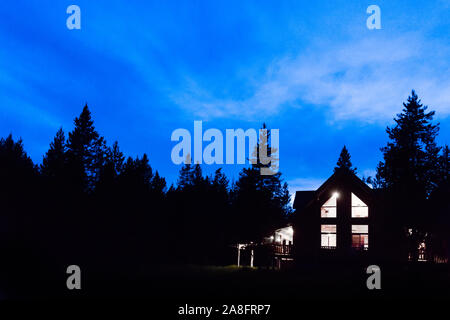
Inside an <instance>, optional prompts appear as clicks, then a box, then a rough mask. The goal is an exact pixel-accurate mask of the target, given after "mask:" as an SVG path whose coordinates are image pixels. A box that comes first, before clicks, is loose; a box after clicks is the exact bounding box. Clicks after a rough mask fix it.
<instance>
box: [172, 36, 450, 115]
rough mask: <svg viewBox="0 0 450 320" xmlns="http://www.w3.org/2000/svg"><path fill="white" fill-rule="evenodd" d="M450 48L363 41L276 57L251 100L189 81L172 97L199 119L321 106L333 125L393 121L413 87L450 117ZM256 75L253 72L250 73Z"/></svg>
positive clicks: (414, 40) (420, 40) (405, 40)
mask: <svg viewBox="0 0 450 320" xmlns="http://www.w3.org/2000/svg"><path fill="white" fill-rule="evenodd" d="M449 52H450V50H449V48H448V47H446V46H443V45H439V44H437V43H434V42H433V41H431V40H426V39H425V38H424V37H422V36H421V35H420V34H413V33H411V34H406V35H404V36H402V37H386V36H384V37H383V36H380V37H374V38H370V39H369V38H361V39H359V40H356V41H349V42H346V43H344V44H342V43H341V44H339V45H330V44H327V45H318V46H317V45H316V46H314V47H311V48H310V49H309V50H307V52H302V53H300V54H297V55H295V56H292V55H287V56H284V57H280V58H278V59H276V60H274V61H273V62H272V63H271V64H270V65H269V66H267V68H266V72H265V73H264V74H263V75H262V76H261V77H259V78H258V79H257V80H256V81H255V82H254V84H253V88H252V89H253V90H252V94H251V95H250V96H249V97H247V98H245V99H229V98H228V99H221V98H218V97H216V96H214V94H212V93H211V92H210V91H208V89H207V86H202V84H200V83H198V82H196V81H195V80H194V79H193V78H187V79H186V81H185V83H184V86H183V88H182V90H181V91H178V92H176V93H174V94H173V95H172V99H173V101H174V102H175V103H177V104H178V105H179V106H181V107H182V108H185V109H187V110H189V111H191V112H194V114H196V115H197V116H199V117H203V118H216V117H239V118H247V119H249V120H250V119H254V118H255V117H257V116H258V115H261V114H264V115H269V116H270V115H274V114H277V113H279V112H280V111H281V110H282V109H283V108H288V107H295V108H299V107H302V106H305V105H314V106H317V107H319V108H325V109H324V110H326V111H329V112H330V115H329V119H330V121H336V120H353V119H357V120H359V121H363V122H369V123H370V122H376V121H386V120H390V119H392V117H393V116H394V114H395V113H397V112H398V111H400V107H401V103H402V102H403V101H404V100H405V99H406V97H407V96H408V94H409V93H410V91H411V89H415V90H416V91H418V93H419V96H420V97H421V98H422V100H423V102H424V103H425V104H427V105H430V106H431V108H432V109H433V110H436V111H437V112H438V114H439V116H442V117H445V116H448V115H449V114H450V76H449V74H450V73H449V71H450V64H449V61H448V59H446V57H448V54H449ZM249 77H252V75H249Z"/></svg>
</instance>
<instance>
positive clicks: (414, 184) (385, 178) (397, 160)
mask: <svg viewBox="0 0 450 320" xmlns="http://www.w3.org/2000/svg"><path fill="white" fill-rule="evenodd" d="M427 109H428V107H427V106H424V105H423V104H422V103H421V101H420V100H419V98H418V96H417V94H416V93H415V92H414V90H413V91H412V93H411V96H409V97H408V99H407V102H406V103H403V110H402V112H401V113H400V114H398V115H397V117H396V118H395V119H394V121H395V125H394V126H393V127H388V128H387V129H386V132H387V134H388V136H389V142H388V143H387V145H386V146H385V147H383V148H381V151H382V152H383V161H381V162H380V163H379V164H378V166H377V175H376V179H375V183H374V184H375V186H377V187H379V188H383V189H385V190H386V191H388V192H387V193H386V197H387V200H388V202H387V208H386V213H387V217H386V219H388V220H387V221H388V222H387V225H388V226H389V227H390V228H393V230H394V229H396V230H397V231H391V232H388V234H398V238H397V239H391V240H392V241H390V242H391V243H399V244H401V243H404V244H405V246H404V249H405V250H404V251H403V252H404V254H405V255H406V254H408V255H409V256H410V257H411V258H412V259H414V260H417V258H418V250H417V248H418V246H419V244H420V243H422V242H423V241H426V235H427V232H428V231H429V230H430V228H431V225H432V224H433V221H435V220H436V219H435V218H434V217H433V214H432V213H430V210H429V209H430V208H429V206H428V205H427V203H426V199H427V198H428V197H429V195H430V194H431V193H432V191H433V190H434V189H435V188H436V185H437V183H438V181H439V178H438V176H439V162H438V156H439V151H440V148H439V147H438V146H437V145H436V142H435V138H436V136H437V134H438V131H439V124H434V123H433V117H434V111H430V112H427ZM401 230H403V234H404V235H405V237H401V236H400V235H401V234H402V231H401ZM397 254H398V253H397Z"/></svg>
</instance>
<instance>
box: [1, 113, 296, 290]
mask: <svg viewBox="0 0 450 320" xmlns="http://www.w3.org/2000/svg"><path fill="white" fill-rule="evenodd" d="M267 141H268V140H267ZM269 150H270V146H269ZM0 173H1V181H0V188H1V203H2V204H1V209H0V210H1V212H0V230H1V239H0V246H1V250H2V252H4V253H6V254H5V257H6V260H7V261H8V265H9V267H10V270H9V271H10V272H13V273H17V272H19V271H20V270H18V269H17V267H16V266H20V265H22V266H25V267H24V268H28V267H26V266H30V265H31V266H35V267H36V268H38V269H40V270H52V268H56V269H58V268H59V272H61V270H62V269H61V268H65V267H67V266H68V265H70V264H76V265H80V266H86V268H88V269H90V270H95V269H96V268H97V269H98V270H99V271H101V270H104V269H105V266H107V269H108V270H110V271H111V272H113V270H116V271H117V270H120V272H122V273H124V274H126V273H127V272H133V270H137V269H139V268H144V269H145V267H147V266H150V265H156V264H160V265H162V264H172V263H195V264H201V263H205V264H206V263H207V264H226V263H228V264H229V263H231V262H232V261H233V260H230V256H229V254H230V253H231V252H232V248H231V247H230V246H231V245H232V244H234V243H236V242H239V241H248V240H255V239H258V238H261V237H263V236H265V235H267V233H268V232H269V231H270V230H272V228H273V227H276V226H281V225H283V224H284V223H285V222H286V221H287V219H288V217H289V214H290V213H291V209H290V206H289V201H290V196H289V192H288V188H287V184H286V183H283V182H282V179H281V174H280V173H277V174H275V175H272V176H261V175H260V172H259V166H258V164H255V165H252V166H251V167H249V168H246V169H244V170H243V171H242V172H241V173H240V175H239V178H238V180H237V181H236V183H233V184H231V183H230V181H229V179H228V178H227V177H226V176H225V175H224V174H223V172H222V171H221V169H218V170H217V171H216V172H215V174H214V175H212V176H205V175H204V174H203V173H202V169H201V166H200V165H191V164H185V165H184V166H183V167H182V168H181V170H180V176H179V179H178V181H177V183H176V185H172V186H170V187H168V186H167V183H166V181H165V179H164V178H163V177H161V176H160V174H159V173H158V171H156V170H154V169H153V168H152V167H151V165H150V163H149V157H148V156H147V155H146V154H144V155H142V156H141V157H136V158H131V157H128V158H126V157H125V156H124V155H123V153H122V152H121V151H120V148H119V145H118V143H117V142H114V143H113V144H112V145H111V146H108V145H107V143H106V140H105V139H104V137H102V136H101V135H100V134H99V133H98V132H97V130H96V129H95V126H94V122H93V120H92V118H91V113H90V111H89V109H88V107H87V106H85V107H84V108H83V110H82V112H81V114H80V115H79V117H77V118H75V120H74V128H73V130H72V131H71V132H69V133H68V135H67V137H66V134H65V133H64V131H63V130H62V129H60V130H59V131H58V132H57V133H56V135H55V137H54V139H53V141H52V142H51V143H50V147H49V150H48V151H47V152H46V154H45V155H44V157H43V161H42V164H41V165H39V166H38V165H36V164H34V163H33V161H32V160H31V158H30V157H29V156H28V155H27V153H26V152H25V150H24V147H23V143H22V140H21V139H19V140H17V141H14V139H13V137H12V135H9V136H8V137H7V138H2V139H1V140H0ZM19 269H20V267H19ZM64 270H65V269H64ZM6 271H8V270H6ZM24 272H25V271H24ZM15 286H16V287H17V283H16V285H15ZM13 287H14V286H13Z"/></svg>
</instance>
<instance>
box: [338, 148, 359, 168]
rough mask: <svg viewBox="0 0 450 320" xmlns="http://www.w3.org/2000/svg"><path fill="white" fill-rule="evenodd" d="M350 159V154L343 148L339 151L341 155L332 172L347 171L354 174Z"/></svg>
mask: <svg viewBox="0 0 450 320" xmlns="http://www.w3.org/2000/svg"><path fill="white" fill-rule="evenodd" d="M350 158H351V156H350V153H349V152H348V150H347V147H346V146H344V147H343V148H342V150H341V154H340V155H339V159H338V161H337V163H336V167H335V168H334V172H336V171H338V170H348V171H350V172H352V173H354V174H356V168H353V165H352V161H351V160H350Z"/></svg>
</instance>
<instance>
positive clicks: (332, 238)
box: [320, 224, 336, 249]
mask: <svg viewBox="0 0 450 320" xmlns="http://www.w3.org/2000/svg"><path fill="white" fill-rule="evenodd" d="M320 232H321V247H322V248H323V249H335V248H336V225H335V224H323V225H321V226H320Z"/></svg>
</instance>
